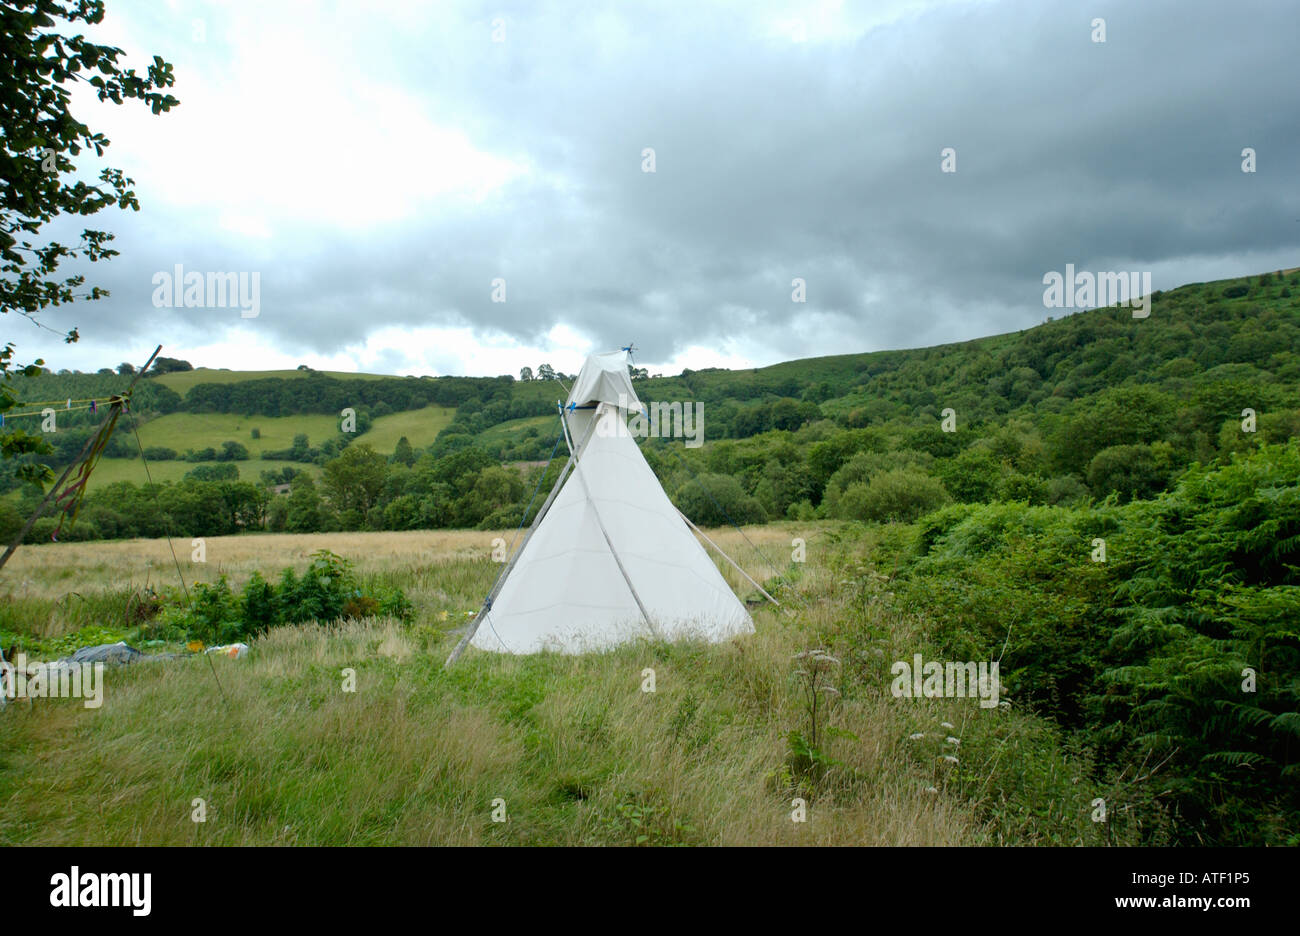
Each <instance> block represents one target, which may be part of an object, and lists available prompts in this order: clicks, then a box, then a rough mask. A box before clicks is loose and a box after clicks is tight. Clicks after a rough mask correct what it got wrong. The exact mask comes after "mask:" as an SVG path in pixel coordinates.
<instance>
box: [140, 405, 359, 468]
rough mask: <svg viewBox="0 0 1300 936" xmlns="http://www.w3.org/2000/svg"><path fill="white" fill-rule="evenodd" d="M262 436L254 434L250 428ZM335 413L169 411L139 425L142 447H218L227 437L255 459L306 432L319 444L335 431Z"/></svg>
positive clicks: (336, 432)
mask: <svg viewBox="0 0 1300 936" xmlns="http://www.w3.org/2000/svg"><path fill="white" fill-rule="evenodd" d="M254 429H257V430H258V431H259V432H260V433H261V438H259V439H254V438H253V434H252V433H253V430H254ZM338 431H339V421H338V418H337V417H335V416H328V415H312V414H301V415H297V416H240V415H238V414H235V413H168V414H167V415H165V416H159V417H157V418H155V419H151V420H149V421H148V422H147V423H144V424H142V425H141V426H140V441H141V442H142V443H143V444H144V446H145V448H148V447H149V446H151V445H161V446H165V447H167V448H171V449H175V450H176V452H177V453H178V454H180V455H184V454H185V450H186V449H194V450H196V451H198V450H201V449H205V448H214V449H216V450H217V451H221V443H222V442H225V441H227V440H230V441H232V442H238V443H240V444H241V445H243V446H244V447H245V448H246V449H248V452H249V454H250V455H252V456H253V458H254V459H256V458H257V456H258V455H260V454H261V453H262V452H263V451H265V450H267V449H287V448H289V446H291V445H292V444H293V437H294V436H295V435H297V434H298V433H300V432H305V433H307V438H308V439H309V440H310V441H311V444H312V445H320V444H321V443H322V442H324V441H325V440H326V439H330V438H333V437H334V436H336V435H337V434H338Z"/></svg>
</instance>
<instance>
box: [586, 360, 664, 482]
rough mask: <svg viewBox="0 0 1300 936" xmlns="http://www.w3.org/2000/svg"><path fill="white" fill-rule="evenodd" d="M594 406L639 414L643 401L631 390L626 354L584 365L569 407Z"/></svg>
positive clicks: (588, 362)
mask: <svg viewBox="0 0 1300 936" xmlns="http://www.w3.org/2000/svg"><path fill="white" fill-rule="evenodd" d="M592 403H610V404H613V405H614V406H621V407H622V408H623V409H627V410H632V411H633V412H639V411H640V409H641V401H640V400H638V399H637V396H636V391H635V390H633V389H632V378H631V376H629V374H628V372H627V352H626V351H607V352H605V353H603V354H593V355H591V356H590V357H588V358H587V360H586V363H584V364H583V365H582V370H580V371H579V372H578V379H577V380H575V381H574V382H573V389H572V390H570V391H569V399H568V400H567V401H566V404H567V405H569V406H588V405H590V404H592ZM658 483H659V482H658V481H656V482H655V484H656V485H657V484H658Z"/></svg>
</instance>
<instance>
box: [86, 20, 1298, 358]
mask: <svg viewBox="0 0 1300 936" xmlns="http://www.w3.org/2000/svg"><path fill="white" fill-rule="evenodd" d="M110 15H111V12H110ZM783 15H784V16H786V18H789V17H792V16H798V15H799V13H798V11H797V10H794V9H791V10H789V11H787V13H786V14H782V12H781V8H772V9H768V8H765V7H763V6H762V5H744V6H727V7H719V8H705V9H701V8H700V7H698V6H696V5H688V4H680V5H673V6H671V7H670V8H668V9H664V8H663V5H658V4H655V5H648V6H634V5H629V4H605V5H588V6H579V5H576V4H555V5H550V6H545V7H537V6H534V5H532V4H527V5H519V6H517V7H513V8H511V7H509V6H501V5H487V6H483V7H478V8H466V9H465V10H463V11H461V12H459V13H458V14H456V15H455V16H452V17H450V18H449V19H442V20H439V21H438V22H437V23H436V24H435V23H432V22H430V21H429V20H428V19H426V18H423V17H422V16H421V14H420V13H418V12H415V13H411V14H410V19H409V21H403V22H402V23H400V24H396V23H394V24H389V25H388V26H387V27H386V26H385V24H383V23H378V22H376V23H373V24H371V28H370V29H369V30H367V31H365V32H363V33H361V34H359V35H358V36H357V37H356V42H357V44H356V46H355V47H354V49H353V51H352V56H353V57H352V58H351V59H349V60H346V61H342V62H339V63H338V67H339V68H341V69H344V70H345V71H355V72H357V73H358V74H361V73H363V72H364V73H365V74H368V75H371V76H373V77H375V78H377V79H379V80H383V81H388V82H392V83H394V84H396V85H398V86H401V87H404V88H405V89H406V90H407V91H408V93H410V94H411V95H413V96H414V97H415V98H416V99H417V100H419V101H420V102H422V104H421V107H422V108H423V111H422V112H421V113H420V114H418V115H413V117H415V116H419V117H421V118H427V119H429V120H431V121H433V122H434V123H437V124H439V125H444V126H452V127H457V128H461V129H463V130H464V131H465V133H466V134H467V136H468V138H469V139H470V140H471V141H472V142H473V145H474V146H475V147H476V148H477V149H479V150H480V151H483V152H486V153H489V154H492V155H495V156H500V157H502V158H504V159H507V160H510V161H512V162H516V163H520V164H527V165H528V166H529V167H530V172H529V173H528V174H526V175H523V176H518V177H515V178H513V179H512V180H510V181H509V182H506V183H505V184H504V185H503V186H502V187H501V188H499V189H498V190H497V191H495V192H494V193H492V194H491V195H490V196H488V197H486V198H484V199H483V200H482V201H481V202H479V203H477V204H475V205H472V206H467V205H465V204H456V205H452V206H447V207H445V208H444V207H440V206H438V205H436V204H435V206H434V207H433V208H432V209H430V210H420V211H417V212H415V213H414V214H412V215H410V216H407V217H404V218H402V219H400V220H397V221H394V222H393V223H391V224H373V225H366V226H365V227H364V229H361V230H351V229H347V228H340V227H335V228H329V227H327V226H321V225H313V224H309V223H300V222H299V221H298V219H296V218H294V217H293V216H292V214H289V215H287V216H286V215H284V214H283V213H282V214H280V215H273V216H272V217H271V218H270V224H271V227H272V228H273V235H272V237H271V238H269V239H268V240H265V241H257V240H256V239H253V240H249V239H247V238H240V237H237V236H233V235H231V234H230V233H229V232H221V231H217V230H214V229H213V226H212V223H211V220H210V219H209V220H208V221H207V223H206V224H193V223H191V222H188V221H187V217H189V216H188V215H187V213H186V212H185V211H184V210H181V209H179V208H177V207H175V206H170V205H168V204H165V203H164V204H158V203H157V202H154V203H151V204H148V205H147V207H148V212H147V217H146V215H144V214H142V215H139V216H131V217H129V218H127V219H125V221H124V223H123V224H121V225H118V226H117V227H116V229H117V230H118V231H119V233H120V235H121V236H120V238H119V242H120V244H129V245H130V247H131V251H130V256H129V257H128V256H124V257H123V258H120V259H119V260H117V261H115V262H114V263H113V264H111V265H109V266H108V267H106V268H104V269H103V270H101V271H97V272H100V273H102V274H104V275H101V276H99V280H101V281H104V283H105V285H109V286H110V287H112V288H113V290H114V296H113V298H112V299H111V300H108V301H106V302H104V303H102V304H101V305H102V306H103V307H104V308H103V309H102V310H97V311H96V315H97V316H99V317H101V320H102V321H103V322H105V323H111V324H112V325H114V326H115V327H117V328H119V329H120V330H121V333H122V334H124V335H129V336H135V337H137V338H142V337H144V336H145V335H146V334H148V333H150V332H151V330H156V329H157V328H158V327H159V325H160V323H163V322H165V323H167V327H168V328H170V329H173V330H174V331H176V332H177V333H178V334H180V335H183V336H189V337H185V338H184V339H183V340H188V341H192V342H194V343H201V340H200V339H201V336H203V335H205V334H207V335H211V334H215V333H218V332H221V331H222V330H224V329H225V328H226V327H227V326H228V325H229V324H238V323H237V315H236V316H234V317H233V318H232V317H231V316H229V315H228V314H226V313H221V314H218V313H217V312H216V310H201V311H199V312H197V313H196V312H195V311H194V310H162V311H158V310H153V309H152V308H151V307H150V306H149V305H148V298H149V293H150V290H151V286H150V284H149V277H150V276H151V275H152V273H153V271H155V270H167V269H170V268H171V267H172V265H173V264H174V263H184V264H185V265H186V267H187V268H191V267H192V268H195V269H218V270H223V269H236V270H238V269H253V270H260V271H262V283H263V287H262V289H263V295H262V306H263V312H262V315H261V316H260V317H259V319H258V320H257V322H256V325H255V326H254V327H255V328H256V329H258V330H259V333H260V334H263V335H266V336H270V337H271V338H272V340H273V342H274V344H275V345H276V346H277V347H279V348H281V349H283V350H285V351H286V352H287V353H289V354H297V353H306V352H312V351H314V352H317V353H322V354H329V353H333V352H336V351H337V350H338V349H339V348H340V347H341V346H342V345H345V344H349V343H356V342H360V341H362V340H363V339H364V337H365V336H366V335H367V334H370V333H372V332H373V331H374V330H375V329H377V328H380V327H384V326H398V327H402V328H413V327H417V326H424V325H439V324H445V325H453V326H454V325H461V324H466V323H469V324H472V325H473V326H474V327H475V328H476V329H480V330H481V331H482V334H483V335H484V336H488V335H491V334H498V333H504V334H507V335H511V336H514V337H516V338H518V339H519V340H520V341H522V342H525V343H539V342H542V341H544V336H545V335H546V333H547V332H548V331H549V330H550V329H551V328H552V327H553V326H554V325H556V324H557V323H564V324H566V325H568V326H569V327H571V328H572V329H573V330H575V331H577V332H578V333H580V334H582V335H585V336H587V337H589V338H591V339H592V340H593V341H594V343H595V344H596V345H597V346H603V347H616V346H619V345H622V344H624V343H625V342H626V341H628V340H629V339H635V340H636V342H637V344H638V345H639V346H640V348H641V349H642V350H641V352H640V354H639V358H640V359H641V360H644V361H647V362H656V361H667V360H669V359H671V358H672V357H673V356H674V354H675V353H677V352H679V351H681V350H682V349H683V348H685V347H688V346H690V345H704V346H711V345H712V346H722V345H724V344H725V343H726V342H728V340H738V341H739V344H737V345H736V347H737V348H738V349H739V350H740V352H741V353H744V354H747V355H748V356H750V357H751V358H753V359H754V360H755V361H756V362H757V363H771V362H774V361H778V360H783V359H787V358H791V357H797V356H806V355H815V354H832V353H842V352H847V351H857V350H873V349H880V348H890V347H914V346H919V345H925V344H932V343H937V342H943V341H951V340H959V339H966V338H972V337H977V336H979V335H984V334H990V333H996V332H1003V331H1009V330H1013V329H1017V328H1022V327H1026V326H1028V325H1032V324H1035V323H1037V322H1038V321H1040V320H1041V319H1042V318H1043V317H1044V315H1045V314H1047V312H1046V311H1045V310H1044V309H1043V306H1042V292H1043V285H1042V282H1041V281H1042V277H1043V274H1044V273H1046V272H1047V271H1049V270H1061V269H1063V268H1064V265H1065V264H1066V263H1074V264H1076V266H1078V268H1080V269H1092V270H1097V269H1117V270H1119V269H1122V270H1130V269H1149V270H1154V271H1155V274H1156V275H1155V282H1154V285H1155V287H1156V288H1167V287H1170V286H1174V285H1178V283H1179V282H1182V281H1186V280H1190V279H1209V278H1214V277H1217V276H1226V275H1231V274H1234V273H1245V272H1255V271H1257V270H1259V269H1264V268H1273V267H1277V266H1294V265H1296V262H1297V261H1296V259H1295V257H1296V255H1297V253H1300V251H1297V247H1300V224H1296V223H1295V219H1296V218H1298V217H1300V204H1298V200H1297V197H1296V194H1295V193H1296V184H1295V181H1296V180H1295V168H1296V166H1297V165H1300V161H1298V160H1297V155H1298V154H1300V147H1298V146H1297V142H1298V140H1297V136H1298V134H1300V104H1298V103H1297V96H1296V94H1295V88H1296V86H1297V85H1298V84H1300V81H1298V79H1300V66H1297V65H1296V56H1295V53H1294V9H1293V8H1292V7H1290V6H1289V5H1288V4H1285V3H1271V4H1265V3H1255V4H1251V3H1242V4H1236V5H1234V6H1231V7H1224V6H1223V5H1221V4H1217V3H1211V2H1208V0H1205V2H1201V0H1194V2H1189V0H1180V2H1169V3H1142V4H1135V3H1103V2H1089V3H1041V2H1026V3H970V4H960V3H959V4H954V5H947V6H940V7H936V8H933V9H929V10H927V11H924V12H922V13H920V14H917V15H914V16H907V17H903V18H902V19H899V20H897V21H895V22H892V23H889V24H885V25H880V26H877V27H875V28H871V29H868V30H866V31H865V32H864V33H862V34H861V35H860V36H857V37H856V38H853V37H847V38H840V39H833V40H828V39H826V38H824V37H821V36H817V35H811V36H810V37H809V40H808V41H806V42H793V41H790V40H789V39H788V38H780V37H774V36H771V35H763V32H764V28H763V26H762V24H761V22H760V21H761V20H763V19H765V18H766V19H768V20H771V19H772V18H777V19H779V18H781V16H783ZM220 16H221V13H220V11H219V10H213V11H212V12H211V13H210V17H211V18H212V19H213V20H217V19H219V17H220ZM495 17H502V18H503V19H504V20H505V22H506V27H505V28H506V39H505V41H504V42H502V43H491V42H490V41H488V39H487V35H488V31H489V28H490V27H489V26H488V25H487V24H489V23H490V22H491V21H492V20H493V19H494V18H495ZM1095 17H1104V18H1105V20H1106V33H1107V41H1106V42H1105V43H1094V42H1092V41H1091V38H1090V33H1091V25H1090V24H1091V21H1092V20H1093V19H1094V18H1095ZM304 28H308V27H306V26H305V27H304ZM318 28H325V25H322V24H316V25H315V26H312V27H310V28H308V35H310V34H311V29H318ZM141 38H142V39H143V40H144V41H146V42H147V41H148V38H149V36H148V34H147V33H145V34H143V35H142V37H141ZM176 64H177V70H178V73H182V74H183V71H184V64H185V63H184V60H183V58H182V57H181V54H180V52H177V53H176ZM212 68H213V63H212V62H207V63H205V71H211V70H212ZM183 90H184V89H183V88H182V89H181V91H180V92H179V96H180V97H182V99H184V97H185V95H184V93H183ZM250 106H257V105H255V104H252V103H250ZM264 106H267V107H291V106H293V102H292V101H277V100H276V99H274V97H272V96H268V99H267V101H266V102H265V105H264ZM347 132H348V128H346V127H335V128H323V129H322V136H321V139H320V140H319V141H316V142H314V143H308V142H307V141H304V147H305V148H311V149H312V150H313V158H314V159H319V160H325V161H328V160H330V158H331V155H330V138H331V134H342V133H347ZM374 144H375V151H376V164H375V171H376V172H379V173H385V174H391V173H396V174H398V175H399V176H401V175H402V174H408V175H412V176H413V175H416V174H419V173H422V172H425V171H428V169H427V166H428V163H429V158H430V157H431V156H432V155H433V154H424V153H409V152H399V153H391V152H386V150H385V141H384V140H383V139H378V140H375V141H374ZM947 146H951V147H954V148H955V149H956V151H957V166H958V171H957V172H956V173H955V174H943V173H941V172H940V150H941V149H942V148H943V147H947ZM1247 146H1249V147H1254V148H1255V149H1256V150H1257V152H1258V159H1259V172H1258V173H1255V174H1244V173H1242V172H1241V171H1240V163H1241V156H1240V153H1241V150H1242V149H1243V147H1247ZM644 147H653V148H654V150H655V157H656V163H657V171H656V172H654V173H653V174H651V173H644V172H642V171H641V163H642V155H641V154H642V149H643V148H644ZM366 192H367V180H366V179H347V178H341V179H340V180H339V186H338V189H337V190H336V191H333V192H328V193H322V196H321V197H328V198H344V199H356V200H359V203H361V204H364V200H365V198H366V197H367V196H366ZM124 253H125V249H124ZM1288 258H1289V259H1288ZM495 277H504V278H505V280H506V282H507V295H508V301H506V302H505V303H494V302H492V301H491V283H492V280H493V279H494V278H495ZM795 277H802V278H803V279H805V280H806V282H807V297H808V300H807V303H806V304H796V303H793V302H791V289H792V287H791V280H792V279H793V278H795ZM410 350H412V351H415V350H418V349H410ZM105 355H106V356H105V358H104V360H107V357H112V356H113V354H112V353H111V352H108V351H106V352H105ZM383 360H384V362H386V363H388V364H390V365H392V366H398V365H397V358H396V357H392V356H389V357H385V358H384V359H383ZM214 363H216V362H214ZM230 363H231V366H238V365H237V362H230ZM464 370H467V371H470V372H473V371H474V368H473V364H472V359H471V360H469V361H467V362H466V365H465V367H464Z"/></svg>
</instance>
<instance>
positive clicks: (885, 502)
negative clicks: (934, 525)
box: [835, 468, 951, 523]
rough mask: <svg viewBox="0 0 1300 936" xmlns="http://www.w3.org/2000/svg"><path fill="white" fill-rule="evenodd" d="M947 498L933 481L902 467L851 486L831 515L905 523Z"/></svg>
mask: <svg viewBox="0 0 1300 936" xmlns="http://www.w3.org/2000/svg"><path fill="white" fill-rule="evenodd" d="M949 500H951V498H949V496H948V492H947V491H945V490H944V487H943V483H942V482H940V481H939V480H938V479H937V478H932V477H930V476H929V475H926V474H921V473H920V472H918V471H911V470H908V469H905V468H900V469H896V470H893V471H886V472H883V473H881V474H878V475H876V476H874V477H873V478H872V479H871V481H869V482H868V483H867V484H851V485H849V487H848V489H847V490H846V491H845V492H844V494H843V496H842V497H841V498H840V501H839V505H838V510H837V513H836V514H835V516H838V517H839V518H841V519H846V520H874V521H877V522H880V523H884V522H889V521H900V522H903V523H908V522H910V521H912V520H915V519H917V518H918V517H921V516H923V515H925V514H927V513H929V512H930V511H932V510H935V509H936V508H938V507H942V506H943V505H944V504H946V503H947V502H948V501H949Z"/></svg>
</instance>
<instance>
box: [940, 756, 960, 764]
mask: <svg viewBox="0 0 1300 936" xmlns="http://www.w3.org/2000/svg"><path fill="white" fill-rule="evenodd" d="M940 760H945V761H947V762H948V763H950V764H958V763H961V762H960V761H959V760H957V758H955V757H953V756H952V755H951V754H945V755H943V757H942V758H940Z"/></svg>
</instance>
